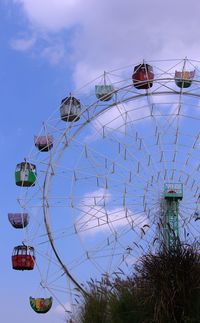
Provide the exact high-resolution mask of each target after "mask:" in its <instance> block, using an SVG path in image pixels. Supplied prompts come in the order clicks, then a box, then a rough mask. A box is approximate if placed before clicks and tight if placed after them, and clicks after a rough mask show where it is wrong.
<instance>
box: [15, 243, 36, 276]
mask: <svg viewBox="0 0 200 323" xmlns="http://www.w3.org/2000/svg"><path fill="white" fill-rule="evenodd" d="M34 264H35V251H34V248H33V247H30V246H26V245H20V246H17V247H15V248H14V250H13V254H12V268H13V269H15V270H32V269H33V268H34Z"/></svg>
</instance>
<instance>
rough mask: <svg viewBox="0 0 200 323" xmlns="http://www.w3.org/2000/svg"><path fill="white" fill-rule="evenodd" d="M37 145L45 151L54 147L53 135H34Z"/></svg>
mask: <svg viewBox="0 0 200 323" xmlns="http://www.w3.org/2000/svg"><path fill="white" fill-rule="evenodd" d="M34 143H35V146H36V147H37V148H38V149H39V150H40V151H43V152H46V151H49V150H51V149H52V148H53V136H50V135H48V136H34Z"/></svg>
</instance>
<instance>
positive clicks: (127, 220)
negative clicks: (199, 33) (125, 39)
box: [9, 58, 200, 313]
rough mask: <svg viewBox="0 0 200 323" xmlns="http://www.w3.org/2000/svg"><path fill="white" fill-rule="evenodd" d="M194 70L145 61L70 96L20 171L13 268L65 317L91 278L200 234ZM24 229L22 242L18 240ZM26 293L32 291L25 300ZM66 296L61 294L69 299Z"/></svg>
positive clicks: (198, 70) (194, 64) (199, 85)
mask: <svg viewBox="0 0 200 323" xmlns="http://www.w3.org/2000/svg"><path fill="white" fill-rule="evenodd" d="M199 100H200V61H195V60H189V59H187V58H185V59H176V60H162V61H148V62H146V61H142V62H138V63H136V64H131V65H130V66H126V67H123V68H119V69H116V70H113V71H108V72H104V73H103V74H102V75H101V76H100V77H98V78H96V79H95V80H93V81H91V82H89V83H88V84H86V85H85V86H84V87H83V88H81V89H80V90H77V91H74V92H73V93H69V94H68V96H67V97H65V98H64V99H62V101H61V105H60V109H59V111H58V110H56V111H55V112H54V113H53V114H52V115H51V117H49V119H48V120H47V121H46V122H45V123H44V124H43V126H42V129H41V131H40V132H39V133H38V134H36V135H35V137H34V146H33V148H32V150H31V152H30V153H29V155H28V156H27V157H26V159H25V160H24V161H22V162H21V163H19V164H18V165H17V167H16V173H15V180H16V184H17V185H18V186H19V190H20V191H19V196H18V201H19V208H20V211H18V212H15V213H10V214H9V220H10V222H11V224H12V225H13V226H14V227H15V228H20V229H22V230H21V231H22V232H23V237H22V235H20V236H19V239H20V238H21V237H22V238H21V240H20V241H22V243H20V244H19V245H18V246H17V247H15V248H14V252H13V256H12V261H13V268H14V269H16V270H30V269H33V268H34V267H37V269H38V272H39V280H38V281H39V285H40V287H41V289H42V290H46V291H47V294H48V296H45V297H41V291H40V294H39V297H38V296H37V297H35V298H33V297H32V296H31V298H30V303H31V306H32V307H33V309H34V310H35V311H36V312H38V313H45V312H47V311H48V310H49V309H50V307H51V305H52V299H56V300H57V301H58V302H59V303H60V304H61V305H62V306H63V308H65V310H66V311H68V310H69V308H68V307H66V305H65V304H66V303H67V302H70V303H71V304H74V302H75V301H74V300H75V298H76V297H77V293H78V291H79V292H80V293H82V294H85V293H86V289H85V284H86V281H88V280H89V279H90V278H93V279H95V278H99V277H101V275H102V274H106V275H112V274H113V273H115V272H117V271H119V270H121V271H123V272H125V273H128V272H130V271H131V270H132V266H133V265H134V264H135V263H136V262H137V260H138V259H139V257H141V256H142V255H143V254H144V253H145V252H147V251H152V252H154V251H156V250H157V249H158V248H160V246H161V245H162V244H164V245H166V246H167V247H168V248H170V247H171V246H173V244H174V243H175V241H176V240H177V239H178V240H181V241H184V242H187V243H192V242H194V241H195V242H197V243H198V239H199V233H200V221H199V220H200V205H199V203H200V101H199ZM21 231H20V232H21ZM30 293H31V291H30ZM66 295H67V296H66Z"/></svg>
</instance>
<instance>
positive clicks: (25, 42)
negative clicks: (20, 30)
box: [10, 37, 36, 52]
mask: <svg viewBox="0 0 200 323" xmlns="http://www.w3.org/2000/svg"><path fill="white" fill-rule="evenodd" d="M35 42H36V38H35V37H33V38H16V39H13V40H11V42H10V45H11V47H12V48H13V49H15V50H18V51H22V52H25V51H27V50H29V49H31V48H33V46H34V45H35Z"/></svg>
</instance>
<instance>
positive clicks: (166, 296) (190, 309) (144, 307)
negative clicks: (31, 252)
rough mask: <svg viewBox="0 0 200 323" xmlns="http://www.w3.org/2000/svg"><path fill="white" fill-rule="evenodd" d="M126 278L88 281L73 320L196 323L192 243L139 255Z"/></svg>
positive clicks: (198, 290) (197, 285)
mask: <svg viewBox="0 0 200 323" xmlns="http://www.w3.org/2000/svg"><path fill="white" fill-rule="evenodd" d="M133 272H134V273H133V274H132V275H130V276H129V277H125V276H124V275H119V274H115V278H112V279H111V278H109V277H108V276H103V277H102V279H101V281H93V280H91V281H90V282H89V283H88V286H87V291H88V296H86V297H85V298H84V299H83V302H82V303H81V304H80V305H79V308H78V313H77V314H76V315H75V316H74V315H73V317H71V319H70V321H69V322H73V323H199V322H200V257H199V250H198V248H197V247H196V246H188V245H180V244H178V245H177V246H176V247H174V248H173V249H171V250H162V251H160V252H159V253H157V254H152V253H149V254H147V255H145V256H143V257H142V258H141V259H140V261H139V263H138V264H137V266H135V267H134V269H133Z"/></svg>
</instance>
